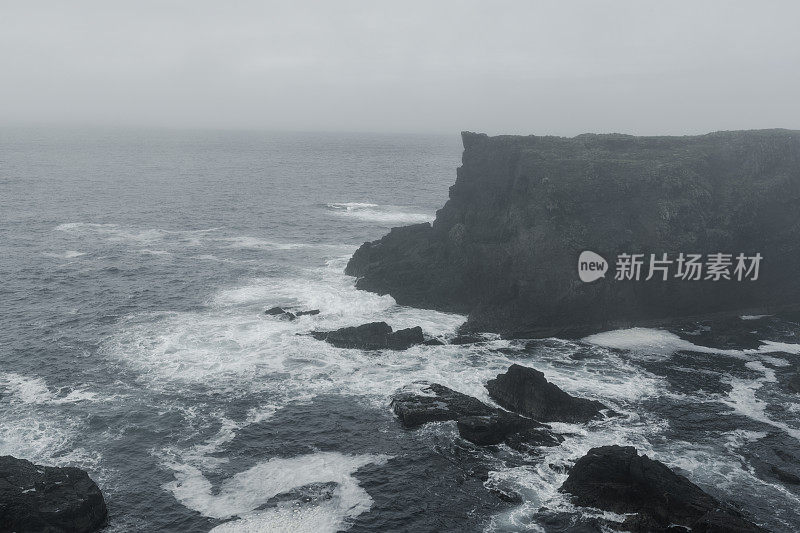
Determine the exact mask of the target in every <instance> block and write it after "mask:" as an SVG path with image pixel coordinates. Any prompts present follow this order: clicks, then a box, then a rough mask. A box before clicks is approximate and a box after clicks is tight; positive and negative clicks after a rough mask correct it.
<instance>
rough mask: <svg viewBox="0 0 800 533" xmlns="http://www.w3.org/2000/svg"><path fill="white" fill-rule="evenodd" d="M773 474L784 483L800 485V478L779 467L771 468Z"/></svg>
mask: <svg viewBox="0 0 800 533" xmlns="http://www.w3.org/2000/svg"><path fill="white" fill-rule="evenodd" d="M771 470H772V473H773V474H775V477H776V478H778V479H779V480H781V481H783V482H784V483H788V484H789V485H800V477H799V476H796V475H795V474H792V473H791V472H787V471H786V470H783V469H782V468H778V467H777V466H773V467H772V468H771Z"/></svg>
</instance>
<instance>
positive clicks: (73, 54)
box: [0, 0, 800, 136]
mask: <svg viewBox="0 0 800 533" xmlns="http://www.w3.org/2000/svg"><path fill="white" fill-rule="evenodd" d="M798 21H800V2H797V1H796V0H787V1H779V0H749V1H736V0H728V1H709V0H688V1H684V0H670V1H665V0H658V1H650V0H634V1H629V0H590V1H586V0H558V1H538V0H519V1H508V0H493V1H488V0H485V1H471V0H459V1H450V0H436V1H434V0H427V1H416V0H403V1H402V2H399V1H394V2H388V1H381V0H371V1H350V0H335V1H334V0H327V1H303V0H292V1H288V0H287V1H283V2H271V1H249V0H237V1H222V0H218V1H209V0H191V1H171V0H160V1H149V0H135V1H134V0H130V1H121V0H102V1H82V0H73V1H69V2H67V1H62V0H59V1H39V0H19V1H11V0H0V125H2V124H75V125H104V126H105V125H111V126H117V125H120V126H144V127H159V128H160V127H166V128H214V129H217V128H218V129H259V130H272V131H282V130H289V131H363V132H410V133H411V132H419V133H445V134H448V133H450V134H452V133H454V132H458V131H461V130H470V131H481V132H486V133H490V134H505V133H508V134H512V133H513V134H537V135H545V134H550V135H568V136H571V135H576V134H580V133H585V132H598V133H607V132H621V133H631V134H640V135H656V134H696V133H706V132H709V131H717V130H730V129H752V128H776V127H781V128H792V129H800V102H798V98H799V96H798V95H800V30H799V29H798Z"/></svg>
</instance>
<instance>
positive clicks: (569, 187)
mask: <svg viewBox="0 0 800 533" xmlns="http://www.w3.org/2000/svg"><path fill="white" fill-rule="evenodd" d="M462 137H463V142H464V154H463V164H462V166H461V167H460V168H459V169H458V172H457V176H458V177H457V179H456V183H455V184H454V185H453V186H452V187H451V188H450V199H449V200H448V202H447V203H446V204H445V206H444V207H443V208H442V209H441V210H439V211H438V212H437V216H436V220H435V221H434V223H433V224H432V225H429V224H420V225H416V226H409V227H405V228H395V229H393V230H392V231H391V232H390V233H389V234H388V235H386V236H384V237H383V238H382V239H380V240H378V241H374V242H372V243H365V244H364V245H363V246H362V247H361V248H360V249H359V250H358V251H357V252H356V253H355V255H354V256H353V258H352V259H351V260H350V262H349V264H348V265H347V269H346V272H347V273H348V274H351V275H354V276H357V277H358V278H359V280H358V282H357V286H358V287H359V288H361V289H365V290H370V291H374V292H378V293H382V294H385V293H388V294H391V295H392V296H393V297H394V298H395V299H396V300H397V301H398V302H399V303H401V304H407V305H413V306H418V307H427V308H435V309H442V310H451V311H459V312H465V313H469V322H468V325H469V326H470V327H472V328H474V329H480V330H489V331H498V332H503V333H507V334H517V335H536V336H539V335H552V334H569V333H573V334H578V333H582V332H584V331H591V330H594V329H599V328H603V327H611V326H620V325H628V324H636V323H651V322H653V321H659V320H663V319H666V318H674V317H685V316H692V315H701V314H709V313H718V312H721V313H733V312H756V311H760V312H768V311H771V310H776V309H779V308H782V307H796V306H797V305H798V304H800V280H798V275H800V132H797V131H789V130H757V131H735V132H718V133H711V134H708V135H700V136H686V137H634V136H629V135H618V134H610V135H594V134H585V135H579V136H577V137H573V138H563V137H539V136H497V137H489V136H486V135H483V134H475V133H463V134H462ZM583 250H592V251H594V252H597V253H599V254H601V255H602V256H603V257H605V258H606V260H608V262H609V272H608V273H607V274H606V277H605V278H603V279H600V280H598V281H595V282H593V283H584V282H582V281H580V279H579V278H578V273H577V263H578V255H579V254H580V253H581V252H582V251H583ZM717 252H722V253H730V254H734V258H735V255H737V254H739V253H744V254H746V255H748V256H751V255H753V254H755V253H760V254H761V255H762V256H763V260H762V261H761V265H760V273H759V279H758V280H756V281H750V280H744V281H736V280H735V279H732V280H730V281H728V280H724V279H723V280H720V281H706V280H700V281H689V280H683V279H677V278H675V277H673V273H674V272H675V270H674V268H675V265H672V268H673V270H672V271H671V272H670V278H669V280H667V281H662V280H661V279H655V278H654V279H651V280H648V281H645V280H644V278H645V277H646V275H647V273H648V272H647V268H648V262H649V254H651V253H654V254H656V255H657V256H659V257H660V256H661V254H662V253H667V254H669V256H668V257H669V258H671V259H676V258H677V255H678V254H679V253H684V254H689V253H700V254H704V255H706V254H712V253H717ZM622 253H628V254H639V253H641V254H645V263H644V265H643V266H642V276H641V277H642V279H641V280H639V281H633V280H624V281H617V280H614V274H615V273H614V269H615V264H614V263H615V260H616V257H617V255H618V254H622ZM734 266H735V265H734ZM730 270H731V272H733V267H731V269H730ZM704 276H705V274H704Z"/></svg>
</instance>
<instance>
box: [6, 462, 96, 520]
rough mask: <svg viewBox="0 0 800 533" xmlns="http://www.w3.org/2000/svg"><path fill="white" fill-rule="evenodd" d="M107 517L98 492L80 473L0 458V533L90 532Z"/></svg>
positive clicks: (92, 483) (68, 468) (71, 469)
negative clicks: (12, 532) (1, 532)
mask: <svg viewBox="0 0 800 533" xmlns="http://www.w3.org/2000/svg"><path fill="white" fill-rule="evenodd" d="M107 514H108V512H107V510H106V504H105V501H104V500H103V495H102V493H101V492H100V489H99V488H98V487H97V485H96V484H95V482H94V481H92V480H91V479H90V478H89V475H88V474H87V473H86V472H84V471H83V470H80V469H78V468H70V467H66V468H58V467H52V466H39V465H35V464H33V463H31V462H30V461H26V460H24V459H16V458H14V457H11V456H8V455H6V456H3V457H0V531H16V532H18V533H24V532H49V533H60V532H64V533H67V532H69V533H83V532H91V531H97V530H99V529H100V528H101V527H102V526H103V525H104V524H105V522H106V516H107Z"/></svg>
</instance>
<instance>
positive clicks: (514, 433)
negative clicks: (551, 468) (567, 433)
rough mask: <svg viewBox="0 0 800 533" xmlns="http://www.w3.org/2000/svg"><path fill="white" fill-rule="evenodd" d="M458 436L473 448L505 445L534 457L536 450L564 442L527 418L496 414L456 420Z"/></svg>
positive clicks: (502, 413)
mask: <svg viewBox="0 0 800 533" xmlns="http://www.w3.org/2000/svg"><path fill="white" fill-rule="evenodd" d="M456 425H457V426H458V434H459V435H461V437H462V438H463V439H466V440H468V441H470V442H472V443H473V444H477V445H479V446H489V445H493V444H500V443H505V444H507V445H508V446H509V447H510V448H513V449H515V450H517V451H521V452H526V453H535V448H536V447H538V446H558V445H559V444H561V442H563V440H564V439H563V438H562V437H560V436H557V435H554V434H553V432H551V431H550V430H549V429H548V428H547V426H545V425H543V424H540V423H538V422H536V421H534V420H531V419H530V418H524V417H521V416H519V415H515V414H513V413H505V412H503V411H499V412H497V413H495V414H492V415H485V416H465V417H461V418H459V419H458V420H457V424H456Z"/></svg>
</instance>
